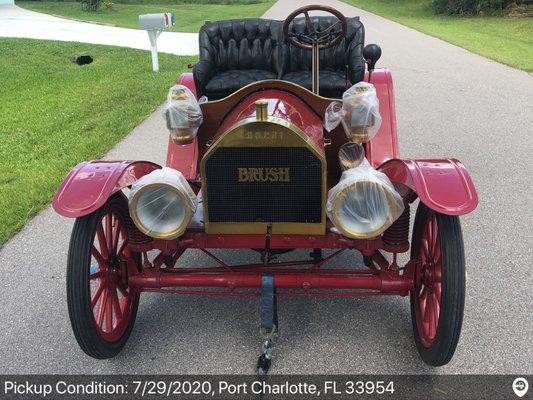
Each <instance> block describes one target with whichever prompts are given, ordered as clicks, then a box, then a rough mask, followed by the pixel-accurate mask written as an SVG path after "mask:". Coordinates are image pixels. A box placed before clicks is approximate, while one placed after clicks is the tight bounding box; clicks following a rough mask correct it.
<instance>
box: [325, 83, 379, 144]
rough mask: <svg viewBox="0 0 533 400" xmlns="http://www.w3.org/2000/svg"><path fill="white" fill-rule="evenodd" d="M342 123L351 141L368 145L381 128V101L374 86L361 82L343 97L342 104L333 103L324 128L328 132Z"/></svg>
mask: <svg viewBox="0 0 533 400" xmlns="http://www.w3.org/2000/svg"><path fill="white" fill-rule="evenodd" d="M341 123H342V126H343V128H344V131H345V132H346V135H347V136H348V138H349V139H351V140H353V141H354V142H356V143H366V142H368V141H369V140H370V139H372V138H373V137H374V136H375V135H376V133H377V132H378V130H379V128H380V127H381V115H380V113H379V100H378V96H377V94H376V89H375V88H374V85H372V84H371V83H368V82H359V83H356V84H355V85H353V86H352V87H350V88H349V89H347V90H346V91H345V92H344V93H343V95H342V103H339V102H332V103H331V104H330V105H329V106H328V108H327V109H326V114H325V116H324V128H326V130H327V131H328V132H330V131H332V130H333V129H335V128H336V127H337V126H338V125H339V124H341Z"/></svg>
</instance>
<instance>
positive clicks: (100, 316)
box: [96, 285, 109, 330]
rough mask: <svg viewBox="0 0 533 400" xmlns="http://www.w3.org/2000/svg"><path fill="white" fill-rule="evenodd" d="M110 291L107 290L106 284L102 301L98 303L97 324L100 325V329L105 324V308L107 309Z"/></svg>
mask: <svg viewBox="0 0 533 400" xmlns="http://www.w3.org/2000/svg"><path fill="white" fill-rule="evenodd" d="M108 293H109V291H108V290H107V285H105V287H104V294H103V296H102V300H101V301H100V304H99V305H98V313H97V315H96V324H97V325H98V327H99V328H100V329H102V327H103V325H104V316H105V310H106V305H107V298H108ZM102 330H103V329H102Z"/></svg>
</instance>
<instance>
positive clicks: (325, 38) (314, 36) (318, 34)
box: [283, 5, 348, 50]
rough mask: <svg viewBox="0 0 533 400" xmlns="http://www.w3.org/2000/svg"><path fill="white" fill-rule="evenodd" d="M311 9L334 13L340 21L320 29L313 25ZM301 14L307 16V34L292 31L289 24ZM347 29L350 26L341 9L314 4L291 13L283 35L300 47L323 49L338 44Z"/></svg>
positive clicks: (286, 21)
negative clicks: (310, 14)
mask: <svg viewBox="0 0 533 400" xmlns="http://www.w3.org/2000/svg"><path fill="white" fill-rule="evenodd" d="M309 11H326V12H327V13H329V14H333V15H334V16H335V17H337V19H338V21H337V22H335V23H334V24H332V25H331V26H329V27H328V28H327V29H325V30H323V31H319V30H318V29H315V28H314V27H313V22H312V21H311V17H310V16H309ZM300 14H303V15H304V17H305V23H306V25H307V34H304V33H292V32H290V31H289V25H290V24H291V23H292V22H293V21H294V20H295V19H296V17H297V16H299V15H300ZM347 29H348V26H347V24H346V17H345V16H344V15H342V13H341V12H340V11H337V10H335V9H334V8H332V7H328V6H321V5H314V6H306V7H301V8H299V9H297V10H296V11H294V12H293V13H291V14H290V15H289V16H288V17H287V19H286V20H285V23H284V24H283V35H284V36H285V39H286V40H287V41H288V42H289V43H290V44H292V45H294V46H296V47H299V48H300V49H304V50H312V49H313V46H317V47H318V49H320V50H322V49H327V48H330V47H333V46H336V45H338V44H339V43H340V42H341V41H342V39H344V38H345V37H346V31H347Z"/></svg>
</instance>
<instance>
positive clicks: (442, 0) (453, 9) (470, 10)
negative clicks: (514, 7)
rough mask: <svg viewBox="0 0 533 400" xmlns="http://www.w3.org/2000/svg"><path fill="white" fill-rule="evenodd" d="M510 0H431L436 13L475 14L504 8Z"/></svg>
mask: <svg viewBox="0 0 533 400" xmlns="http://www.w3.org/2000/svg"><path fill="white" fill-rule="evenodd" d="M511 1H512V0H433V1H432V5H433V9H434V10H435V12H436V13H437V14H467V15H477V14H479V13H481V12H484V13H489V14H490V13H494V12H497V11H501V10H504V9H505V8H506V7H507V5H508V4H509V3H511Z"/></svg>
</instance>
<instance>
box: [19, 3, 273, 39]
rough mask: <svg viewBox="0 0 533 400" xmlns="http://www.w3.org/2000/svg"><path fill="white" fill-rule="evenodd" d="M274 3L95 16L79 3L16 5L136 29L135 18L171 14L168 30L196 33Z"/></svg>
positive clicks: (121, 7)
mask: <svg viewBox="0 0 533 400" xmlns="http://www.w3.org/2000/svg"><path fill="white" fill-rule="evenodd" d="M273 3H274V0H268V1H265V2H262V3H257V4H231V5H222V4H202V5H198V4H114V5H113V9H112V10H106V9H104V7H102V9H101V10H99V11H97V12H88V11H82V9H81V5H80V3H77V2H67V1H65V2H63V1H60V2H58V1H42V2H41V1H17V2H16V4H17V5H18V6H20V7H23V8H27V9H29V10H33V11H38V12H42V13H45V14H52V15H57V16H62V17H67V18H74V19H78V20H84V21H91V22H99V23H106V24H112V25H117V26H122V27H125V28H138V27H139V15H140V14H147V13H159V12H168V11H170V12H173V13H174V16H175V17H176V25H175V26H173V27H172V28H170V29H168V30H169V31H176V32H198V30H199V29H200V27H201V26H202V25H203V23H204V21H217V20H221V19H228V18H249V17H257V16H260V15H262V14H263V13H264V12H265V11H266V10H268V9H269V8H270V7H271V6H272V4H273Z"/></svg>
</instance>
